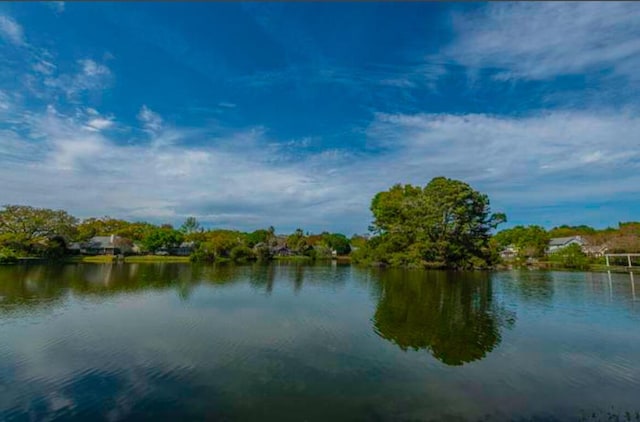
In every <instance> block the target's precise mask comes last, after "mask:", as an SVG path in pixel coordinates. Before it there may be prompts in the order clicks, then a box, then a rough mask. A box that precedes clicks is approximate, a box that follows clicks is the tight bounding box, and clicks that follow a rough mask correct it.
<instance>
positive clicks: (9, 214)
mask: <svg viewBox="0 0 640 422" xmlns="http://www.w3.org/2000/svg"><path fill="white" fill-rule="evenodd" d="M77 223H78V220H77V218H75V217H74V216H72V215H69V214H68V213H67V212H66V211H62V210H52V209H47V208H35V207H30V206H24V205H5V206H4V208H3V209H2V210H0V244H4V245H6V246H7V247H9V248H11V249H14V250H22V251H24V252H28V253H29V252H33V251H34V249H36V248H40V247H41V246H42V245H45V244H46V243H48V242H49V240H50V239H52V238H54V237H59V238H64V239H70V238H73V237H74V235H75V232H76V225H77Z"/></svg>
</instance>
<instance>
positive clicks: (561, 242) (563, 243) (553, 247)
mask: <svg viewBox="0 0 640 422" xmlns="http://www.w3.org/2000/svg"><path fill="white" fill-rule="evenodd" d="M570 245H579V246H580V247H581V248H582V247H584V246H585V245H586V242H585V241H584V239H582V237H581V236H568V237H554V238H553V239H551V240H550V241H549V247H548V249H547V250H548V252H549V253H553V252H556V251H558V250H560V249H563V248H566V247H567V246H570Z"/></svg>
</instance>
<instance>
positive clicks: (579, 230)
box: [549, 224, 596, 237]
mask: <svg viewBox="0 0 640 422" xmlns="http://www.w3.org/2000/svg"><path fill="white" fill-rule="evenodd" d="M595 233H596V229H594V228H593V227H590V226H585V225H581V226H568V225H566V224H564V225H562V226H559V227H554V228H552V229H551V230H549V237H569V236H584V235H590V234H595Z"/></svg>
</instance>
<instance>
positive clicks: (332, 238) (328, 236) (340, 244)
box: [322, 233, 351, 255]
mask: <svg viewBox="0 0 640 422" xmlns="http://www.w3.org/2000/svg"><path fill="white" fill-rule="evenodd" d="M322 239H323V240H324V241H325V243H326V244H327V245H328V246H329V248H331V249H333V250H335V251H336V253H337V254H338V255H348V254H349V252H351V245H350V244H349V239H347V236H345V235H343V234H341V233H323V234H322Z"/></svg>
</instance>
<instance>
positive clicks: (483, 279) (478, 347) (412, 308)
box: [374, 270, 515, 365]
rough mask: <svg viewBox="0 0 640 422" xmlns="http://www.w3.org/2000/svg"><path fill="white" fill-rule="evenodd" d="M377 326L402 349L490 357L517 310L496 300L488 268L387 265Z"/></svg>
mask: <svg viewBox="0 0 640 422" xmlns="http://www.w3.org/2000/svg"><path fill="white" fill-rule="evenodd" d="M380 283H381V290H382V293H381V295H380V298H379V301H378V306H377V309H376V312H375V315H374V325H375V330H376V332H377V333H378V334H379V335H380V336H381V337H383V338H384V339H386V340H389V341H391V342H393V343H395V344H397V345H398V346H399V347H400V348H401V349H403V350H407V349H409V348H412V349H414V350H419V349H427V350H429V351H430V352H431V354H432V355H433V356H434V357H435V358H437V359H438V360H440V361H442V362H443V363H446V364H447V365H463V364H464V363H467V362H472V361H475V360H478V359H482V358H484V357H485V356H486V355H487V353H489V352H490V351H492V350H493V349H494V348H495V347H496V346H497V345H498V344H500V340H501V330H502V328H503V327H504V326H505V325H508V326H510V325H512V324H513V323H514V321H515V316H514V315H513V314H510V313H509V312H508V311H506V310H505V309H504V308H503V307H501V306H500V305H498V304H496V303H495V302H494V297H493V292H492V286H491V280H490V278H489V275H488V274H486V273H448V272H441V271H438V272H424V271H419V272H412V271H395V270H390V271H383V272H381V273H380Z"/></svg>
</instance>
